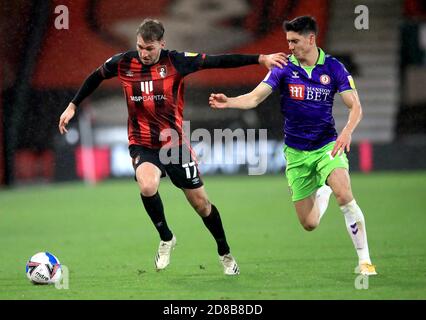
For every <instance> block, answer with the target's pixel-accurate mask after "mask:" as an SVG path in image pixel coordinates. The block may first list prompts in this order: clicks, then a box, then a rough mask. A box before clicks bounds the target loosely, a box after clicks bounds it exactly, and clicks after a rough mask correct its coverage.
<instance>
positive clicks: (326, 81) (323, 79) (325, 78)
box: [320, 74, 330, 84]
mask: <svg viewBox="0 0 426 320" xmlns="http://www.w3.org/2000/svg"><path fill="white" fill-rule="evenodd" d="M320 82H321V83H322V84H329V83H330V77H329V76H328V75H326V74H323V75H321V77H320Z"/></svg>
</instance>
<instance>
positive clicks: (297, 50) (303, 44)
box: [287, 31, 315, 60]
mask: <svg viewBox="0 0 426 320" xmlns="http://www.w3.org/2000/svg"><path fill="white" fill-rule="evenodd" d="M287 42H288V48H289V49H290V51H291V53H293V54H294V56H295V57H296V59H298V60H301V59H302V60H303V59H304V58H305V57H306V56H307V54H308V53H309V52H310V51H311V50H312V48H313V47H314V45H315V36H314V34H313V33H310V34H307V35H303V34H299V33H297V32H294V31H288V32H287Z"/></svg>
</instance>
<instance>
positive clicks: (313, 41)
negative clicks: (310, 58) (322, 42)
mask: <svg viewBox="0 0 426 320" xmlns="http://www.w3.org/2000/svg"><path fill="white" fill-rule="evenodd" d="M309 44H310V45H314V44H315V34H313V33H311V34H310V35H309Z"/></svg>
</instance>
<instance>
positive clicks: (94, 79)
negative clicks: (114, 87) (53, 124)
mask: <svg viewBox="0 0 426 320" xmlns="http://www.w3.org/2000/svg"><path fill="white" fill-rule="evenodd" d="M104 79H105V77H104V76H103V74H102V72H101V71H100V69H99V68H98V69H96V70H95V71H94V72H93V73H92V74H91V75H90V76H88V77H87V79H86V80H85V81H84V82H83V84H82V85H81V87H80V89H79V90H78V91H77V94H76V95H75V97H74V98H73V99H72V101H71V102H70V104H69V105H68V107H67V108H66V109H65V111H64V112H63V113H62V115H61V117H60V118H59V132H60V133H61V134H64V133H67V132H68V131H67V129H66V126H67V125H68V122H69V121H70V120H71V119H72V117H74V114H75V112H76V110H77V106H78V105H79V104H80V103H81V102H82V101H83V100H84V99H85V98H86V97H88V96H89V95H91V94H92V93H93V91H95V89H96V88H97V87H98V86H99V85H100V84H101V82H102V81H103V80H104Z"/></svg>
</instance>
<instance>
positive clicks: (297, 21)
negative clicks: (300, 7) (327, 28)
mask: <svg viewBox="0 0 426 320" xmlns="http://www.w3.org/2000/svg"><path fill="white" fill-rule="evenodd" d="M283 28H284V32H288V31H294V32H297V33H299V34H303V35H306V34H308V33H311V32H313V33H314V34H315V35H317V33H318V25H317V22H316V21H315V18H314V17H311V16H301V17H297V18H294V19H293V20H291V21H284V22H283Z"/></svg>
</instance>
